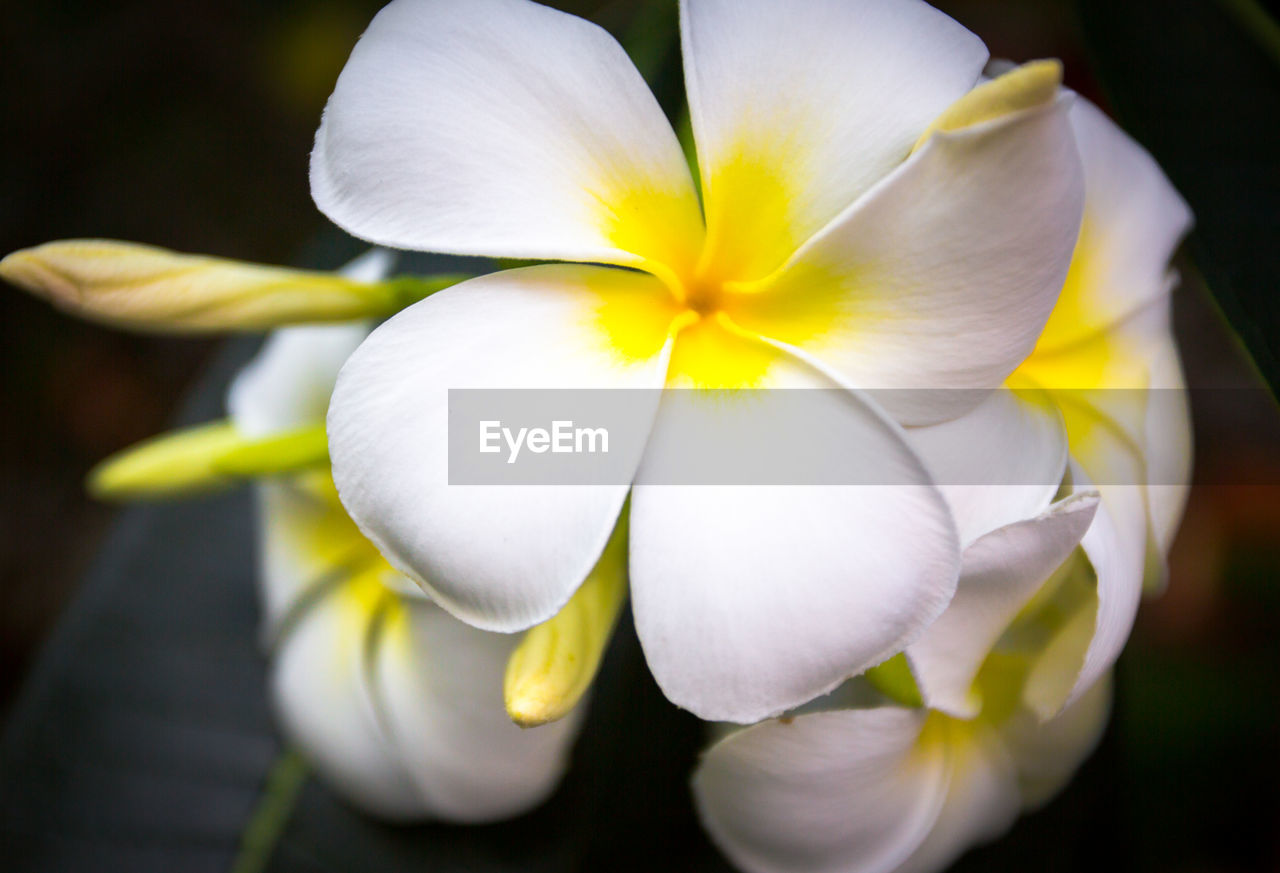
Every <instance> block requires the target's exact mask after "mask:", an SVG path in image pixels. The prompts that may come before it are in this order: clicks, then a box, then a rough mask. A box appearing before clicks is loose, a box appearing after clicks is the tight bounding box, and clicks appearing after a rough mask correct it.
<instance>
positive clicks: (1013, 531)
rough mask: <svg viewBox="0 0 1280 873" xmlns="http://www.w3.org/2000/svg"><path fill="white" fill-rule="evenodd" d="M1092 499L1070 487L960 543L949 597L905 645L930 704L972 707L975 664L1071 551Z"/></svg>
mask: <svg viewBox="0 0 1280 873" xmlns="http://www.w3.org/2000/svg"><path fill="white" fill-rule="evenodd" d="M1097 507H1098V497H1097V495H1096V494H1093V493H1082V494H1077V495H1073V496H1071V497H1068V498H1066V499H1064V500H1062V501H1060V502H1059V503H1056V504H1054V505H1053V506H1052V507H1050V508H1049V509H1048V510H1047V511H1046V512H1044V513H1042V514H1040V515H1038V516H1036V517H1035V518H1031V519H1027V520H1024V521H1018V522H1014V523H1012V524H1009V525H1006V526H1005V527H1001V528H999V529H997V530H994V531H992V532H991V533H988V534H986V535H985V536H983V537H981V538H980V539H979V540H978V541H977V542H975V543H973V545H971V546H969V547H968V548H967V549H965V552H964V565H963V569H962V570H961V573H960V582H959V584H958V585H957V587H956V595H955V597H954V598H952V601H951V605H950V606H949V607H948V608H947V611H946V612H944V613H943V614H942V616H941V617H940V618H938V620H937V621H935V622H934V623H933V624H931V625H930V626H929V627H928V629H927V630H926V631H925V632H924V634H923V635H921V637H920V639H919V640H917V641H916V642H915V643H913V644H912V645H911V647H910V648H909V649H907V658H908V659H909V661H910V662H911V667H912V672H913V673H914V674H915V676H916V680H917V682H918V683H919V685H920V690H921V693H922V694H923V696H924V700H925V702H926V703H927V704H928V705H929V706H930V707H932V708H934V709H938V710H941V711H943V712H946V713H948V714H951V715H955V716H959V717H963V718H972V717H974V716H976V715H977V714H978V711H979V709H980V708H981V705H982V699H981V696H980V694H979V693H978V691H977V689H976V688H975V687H974V682H975V680H976V678H977V676H978V670H979V669H980V668H981V667H982V664H983V662H984V661H985V660H986V658H987V656H988V655H989V654H990V653H991V650H992V649H993V648H994V647H995V644H996V641H997V640H999V638H1000V636H1001V635H1002V634H1003V633H1004V631H1005V629H1006V628H1007V627H1008V626H1009V624H1010V622H1012V621H1013V619H1014V617H1015V616H1016V615H1017V614H1018V613H1019V612H1020V611H1021V610H1022V608H1023V607H1024V606H1026V604H1027V603H1028V602H1029V601H1030V600H1031V598H1032V597H1033V596H1034V595H1035V594H1036V592H1037V591H1038V590H1039V589H1040V588H1041V586H1042V585H1044V584H1045V582H1046V581H1047V580H1048V579H1049V577H1050V576H1051V575H1053V572H1054V570H1056V569H1057V568H1058V567H1059V566H1060V565H1061V564H1062V563H1063V561H1065V560H1066V559H1067V557H1068V556H1069V555H1070V554H1071V553H1072V552H1073V551H1075V549H1076V548H1077V546H1078V545H1079V544H1080V540H1081V538H1082V537H1083V536H1085V532H1086V531H1087V530H1088V528H1089V525H1090V523H1091V522H1092V521H1093V518H1094V513H1095V512H1096V510H1097Z"/></svg>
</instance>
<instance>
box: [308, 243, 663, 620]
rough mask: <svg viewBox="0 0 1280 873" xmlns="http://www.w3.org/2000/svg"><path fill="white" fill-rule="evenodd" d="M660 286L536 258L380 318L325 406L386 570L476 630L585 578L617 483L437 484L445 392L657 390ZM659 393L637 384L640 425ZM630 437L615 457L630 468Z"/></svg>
mask: <svg viewBox="0 0 1280 873" xmlns="http://www.w3.org/2000/svg"><path fill="white" fill-rule="evenodd" d="M668 300H669V295H668V294H667V292H666V291H665V289H664V288H663V287H662V286H661V285H660V283H658V281H657V280H655V279H653V278H651V277H649V276H646V275H644V274H641V273H634V272H628V271H622V270H612V269H607V268H602V267H576V266H543V267H531V268H528V269H524V270H513V271H509V272H505V273H498V274H493V275H490V276H484V277H481V278H479V279H474V280H472V281H469V282H465V283H463V284H461V285H457V286H454V287H452V288H449V289H446V290H445V291H442V292H440V293H438V294H435V295H433V296H431V297H429V298H427V299H426V300H424V301H422V302H421V303H417V304H415V305H414V306H411V307H409V308H408V309H406V310H404V311H403V312H401V313H400V314H398V315H397V316H395V317H394V318H392V319H391V320H390V321H388V322H386V323H385V324H383V325H382V326H381V327H379V328H378V329H377V330H376V331H374V333H373V335H372V336H370V337H369V339H368V340H367V341H366V342H365V344H364V345H362V346H361V347H360V349H359V350H358V351H357V352H356V353H355V354H354V355H353V356H352V357H351V359H350V360H349V361H348V362H347V365H346V366H345V367H344V368H343V370H342V373H341V375H340V376H339V379H338V386H337V389H336V390H335V392H334V395H333V403H332V405H331V407H330V410H329V440H330V454H331V456H332V458H333V470H334V479H335V481H336V482H337V484H338V490H339V492H340V494H341V495H342V502H343V504H344V505H345V506H346V508H347V510H348V511H349V512H350V513H351V515H352V517H353V518H354V519H355V520H356V522H357V523H358V524H359V525H360V528H361V530H362V531H364V533H365V534H366V535H367V536H368V537H369V538H370V539H371V540H373V542H374V543H375V544H376V545H377V546H378V548H379V550H380V551H381V552H382V553H383V555H385V556H386V557H387V559H388V560H389V561H391V563H392V564H393V565H395V566H396V567H397V568H398V569H400V570H401V571H402V572H404V573H405V574H406V575H408V576H410V577H411V578H413V579H415V580H416V581H418V582H419V583H420V584H421V585H423V587H424V590H426V591H428V593H429V594H431V596H432V597H433V598H434V599H435V600H436V601H437V602H438V603H440V604H441V605H442V606H444V607H445V608H446V609H448V610H449V611H450V612H452V613H454V614H455V615H457V616H459V617H460V618H462V619H463V620H465V621H467V622H469V623H470V624H473V625H475V626H477V627H483V628H485V629H488V630H504V631H513V630H519V629H521V628H525V627H529V626H531V625H533V624H537V623H538V622H540V621H544V620H546V619H548V618H550V617H551V616H552V615H554V614H555V613H556V611H557V610H558V609H559V608H560V607H561V606H563V605H564V603H565V602H566V601H567V600H568V599H569V597H570V596H571V595H572V594H573V592H574V590H575V589H576V588H577V587H578V585H579V584H580V583H581V582H582V580H583V579H585V578H586V575H587V573H588V572H589V571H590V569H591V567H592V566H593V565H594V564H595V561H596V559H597V558H598V557H599V556H600V552H601V550H602V549H603V548H604V544H605V542H606V540H607V539H608V537H609V534H610V532H611V531H612V530H613V526H614V522H615V520H616V519H617V516H618V512H619V510H620V509H621V507H622V503H623V501H624V499H625V498H626V495H627V490H628V487H629V484H628V481H629V480H628V481H624V482H619V483H618V484H603V485H591V486H588V485H572V486H570V485H560V486H556V485H503V486H467V485H450V484H449V456H448V455H449V450H448V440H449V427H448V422H449V390H450V389H461V388H472V389H476V388H502V389H513V390H514V389H540V388H558V389H573V388H610V389H625V388H651V389H657V388H660V387H661V386H662V384H663V379H664V377H665V373H666V363H667V359H668V356H669V350H670V340H669V337H668V329H669V326H670V325H669V321H668V315H667V310H665V309H664V308H663V307H664V306H666V305H667V301H668ZM660 393H661V392H659V391H656V390H653V391H643V392H639V391H638V392H635V394H636V395H637V397H636V401H635V410H633V411H634V412H635V420H636V421H638V422H645V423H647V422H649V421H651V420H652V416H653V414H654V413H655V412H656V406H657V402H658V399H659V396H660ZM641 449H642V444H637V445H636V446H635V448H634V451H632V452H631V454H630V455H627V454H626V453H625V452H624V451H622V449H621V448H620V449H619V450H618V451H617V452H615V455H617V457H613V458H612V460H613V461H615V462H617V463H618V464H619V469H621V468H623V467H626V466H627V465H630V466H629V469H630V470H634V469H635V467H637V466H638V465H639V461H640V452H641Z"/></svg>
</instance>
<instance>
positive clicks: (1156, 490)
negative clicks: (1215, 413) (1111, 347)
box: [1146, 336, 1193, 557]
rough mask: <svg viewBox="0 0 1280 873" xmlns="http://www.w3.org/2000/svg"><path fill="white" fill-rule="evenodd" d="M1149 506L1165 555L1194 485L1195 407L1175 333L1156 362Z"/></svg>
mask: <svg viewBox="0 0 1280 873" xmlns="http://www.w3.org/2000/svg"><path fill="white" fill-rule="evenodd" d="M1148 403H1149V406H1148V408H1147V422H1146V424H1147V427H1146V449H1147V453H1146V454H1147V479H1146V481H1147V509H1148V511H1149V513H1150V517H1151V529H1152V535H1153V536H1154V537H1155V542H1156V546H1157V549H1158V552H1159V554H1160V556H1161V557H1163V556H1165V555H1167V554H1168V553H1169V548H1170V546H1172V545H1173V537H1174V534H1176V533H1177V531H1178V525H1179V524H1180V523H1181V521H1182V512H1183V510H1184V509H1185V508H1186V505H1187V495H1188V492H1189V490H1190V485H1191V463H1192V459H1193V451H1192V432H1191V409H1190V403H1189V397H1188V396H1187V388H1186V384H1185V383H1184V381H1183V378H1182V366H1181V364H1180V363H1179V360H1178V349H1177V347H1176V346H1175V345H1174V342H1173V338H1172V336H1168V337H1166V338H1165V340H1164V341H1163V342H1161V343H1159V344H1158V346H1157V348H1156V349H1155V350H1154V353H1153V359H1152V364H1151V397H1150V399H1149V400H1148Z"/></svg>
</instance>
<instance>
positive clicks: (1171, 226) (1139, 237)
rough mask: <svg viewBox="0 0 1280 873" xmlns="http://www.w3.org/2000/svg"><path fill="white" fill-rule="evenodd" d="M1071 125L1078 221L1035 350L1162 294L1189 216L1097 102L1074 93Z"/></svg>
mask: <svg viewBox="0 0 1280 873" xmlns="http://www.w3.org/2000/svg"><path fill="white" fill-rule="evenodd" d="M1071 125H1072V128H1073V130H1074V131H1075V136H1076V142H1077V143H1078V145H1079V148H1080V158H1081V160H1082V162H1083V164H1084V180H1085V208H1084V222H1083V225H1082V227H1081V231H1080V240H1079V244H1078V245H1077V248H1076V252H1075V256H1074V258H1073V260H1072V264H1071V272H1070V273H1069V275H1068V277H1067V282H1066V285H1065V287H1064V288H1063V290H1062V298H1061V300H1060V302H1059V305H1058V309H1057V311H1055V312H1054V315H1053V317H1052V318H1051V319H1050V321H1049V324H1048V325H1047V327H1046V329H1045V334H1044V337H1043V338H1042V339H1041V341H1040V346H1039V348H1040V350H1042V351H1051V350H1054V349H1058V348H1061V347H1063V346H1066V345H1069V344H1071V343H1073V342H1078V341H1080V340H1082V339H1084V338H1085V337H1087V336H1088V335H1089V334H1091V333H1095V332H1097V331H1100V330H1106V329H1108V328H1109V327H1111V326H1112V325H1114V324H1115V323H1116V322H1118V321H1120V320H1122V319H1124V318H1125V317H1126V316H1128V315H1130V314H1132V313H1134V312H1136V311H1137V310H1139V309H1141V308H1143V307H1144V306H1146V305H1148V304H1150V303H1152V302H1153V301H1156V300H1158V299H1159V298H1161V297H1164V296H1166V295H1167V294H1168V291H1169V283H1168V281H1167V274H1168V270H1169V259H1170V258H1171V257H1172V256H1173V253H1174V250H1175V249H1176V248H1177V246H1178V243H1179V242H1180V241H1181V240H1182V237H1183V236H1184V235H1185V234H1186V233H1187V231H1188V230H1189V229H1190V227H1191V221H1192V217H1191V211H1190V209H1189V208H1188V207H1187V204H1186V203H1185V202H1184V201H1183V199H1182V197H1181V196H1179V194H1178V192H1177V191H1176V190H1174V188H1173V186H1172V185H1171V184H1170V183H1169V180H1168V179H1167V178H1166V177H1165V175H1164V173H1163V172H1162V171H1161V170H1160V167H1159V165H1158V164H1156V162H1155V160H1154V159H1153V158H1152V157H1151V155H1149V154H1148V153H1147V152H1146V150H1144V149H1143V148H1142V146H1140V145H1138V143H1137V142H1135V141H1134V140H1132V139H1130V138H1129V136H1128V135H1127V134H1126V133H1125V132H1124V131H1123V130H1121V129H1120V128H1119V127H1118V126H1117V125H1116V124H1115V122H1113V121H1111V120H1110V119H1109V118H1107V117H1106V116H1105V115H1104V114H1103V113H1102V111H1101V110H1099V109H1098V107H1096V106H1094V105H1093V104H1092V103H1090V102H1089V101H1087V100H1084V99H1083V98H1079V99H1077V100H1076V101H1075V104H1074V105H1073V106H1072V108H1071Z"/></svg>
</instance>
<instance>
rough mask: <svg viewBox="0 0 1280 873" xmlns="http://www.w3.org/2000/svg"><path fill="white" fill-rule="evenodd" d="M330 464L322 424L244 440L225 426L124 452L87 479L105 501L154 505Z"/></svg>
mask: <svg viewBox="0 0 1280 873" xmlns="http://www.w3.org/2000/svg"><path fill="white" fill-rule="evenodd" d="M328 462H329V450H328V442H327V440H326V438H325V431H324V425H323V424H316V425H314V426H309V427H305V428H300V429H298V430H293V431H288V432H285V433H280V434H273V435H271V436H268V437H247V436H245V435H244V434H243V433H241V432H240V431H238V430H237V429H236V427H235V425H233V424H232V423H231V422H229V421H217V422H213V423H211V424H205V425H199V426H196V427H191V428H186V429H184V430H178V431H174V432H172V433H168V434H163V435H161V436H158V437H156V438H154V439H150V440H147V441H145V442H142V443H139V444H138V445H136V446H132V447H130V448H127V449H125V450H124V451H122V452H120V453H118V454H116V455H113V456H112V457H110V458H108V459H107V460H105V461H103V462H102V463H101V464H99V465H98V466H97V467H96V468H94V469H93V471H91V472H90V473H89V491H90V492H91V493H92V494H93V495H94V496H95V497H98V498H100V499H104V500H158V499H164V498H170V497H184V496H189V495H192V494H203V493H209V492H214V491H219V490H221V489H224V488H229V487H231V486H233V485H235V484H237V483H239V482H241V481H244V480H246V479H252V478H257V477H262V476H274V475H282V474H285V473H292V472H296V471H298V470H304V469H308V468H311V467H317V466H322V465H325V464H327V463H328Z"/></svg>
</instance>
